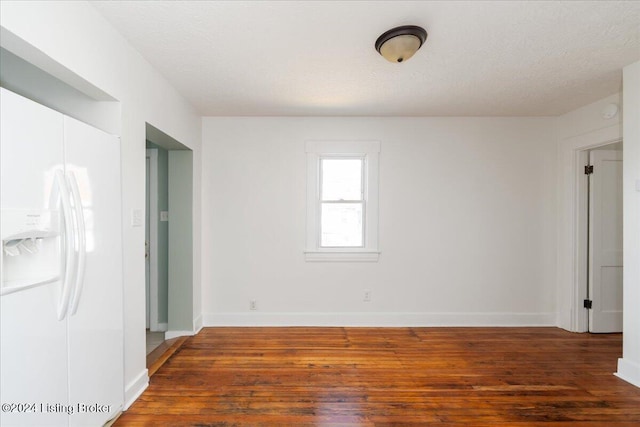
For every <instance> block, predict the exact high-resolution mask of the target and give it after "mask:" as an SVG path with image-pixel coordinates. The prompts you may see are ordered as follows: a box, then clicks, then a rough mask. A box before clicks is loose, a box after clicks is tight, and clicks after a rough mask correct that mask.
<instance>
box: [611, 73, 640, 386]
mask: <svg viewBox="0 0 640 427" xmlns="http://www.w3.org/2000/svg"><path fill="white" fill-rule="evenodd" d="M623 79H624V89H623V90H624V92H623V102H624V170H623V184H622V185H623V194H624V208H623V209H624V211H623V227H624V243H623V244H624V290H623V293H624V321H623V331H624V334H623V355H622V358H621V359H620V360H619V361H618V373H617V375H618V376H619V377H621V378H623V379H625V380H627V381H629V382H630V383H632V384H635V385H636V386H638V387H640V310H639V309H638V307H639V305H640V62H636V63H634V64H632V65H629V66H627V67H625V68H624V72H623Z"/></svg>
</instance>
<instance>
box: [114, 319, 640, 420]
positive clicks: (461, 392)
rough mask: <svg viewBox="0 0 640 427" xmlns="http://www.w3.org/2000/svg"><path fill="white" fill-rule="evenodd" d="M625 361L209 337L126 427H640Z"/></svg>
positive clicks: (478, 342) (550, 343) (353, 340)
mask: <svg viewBox="0 0 640 427" xmlns="http://www.w3.org/2000/svg"><path fill="white" fill-rule="evenodd" d="M621 354H622V336H621V335H620V334H613V335H609V334H608V335H589V334H574V333H570V332H566V331H563V330H560V329H555V328H206V329H204V330H202V332H200V333H199V334H198V335H197V336H194V337H190V338H189V339H187V340H186V341H185V342H184V344H183V345H182V346H181V347H180V348H179V349H178V350H177V351H176V352H175V354H174V355H173V356H172V357H171V358H170V359H169V360H168V361H167V362H166V363H165V364H164V365H163V366H162V367H160V369H159V370H158V371H157V372H156V374H155V375H154V376H153V377H152V378H151V384H150V386H149V388H148V389H147V390H146V391H145V392H144V393H143V395H142V396H141V397H140V398H139V399H138V401H137V402H136V403H134V404H133V405H132V406H131V408H129V410H128V411H126V412H125V413H124V414H123V415H122V416H121V417H120V419H119V420H118V422H117V423H116V426H430V425H438V426H454V425H467V426H476V427H481V426H537V425H540V426H640V389H638V388H636V387H634V386H632V385H630V384H628V383H626V382H625V381H623V380H621V379H619V378H617V377H615V376H614V375H613V372H615V371H616V365H617V359H618V358H619V357H620V356H621Z"/></svg>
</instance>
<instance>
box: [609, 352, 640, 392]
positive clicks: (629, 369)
mask: <svg viewBox="0 0 640 427" xmlns="http://www.w3.org/2000/svg"><path fill="white" fill-rule="evenodd" d="M615 376H616V377H618V378H621V379H623V380H625V381H626V382H628V383H629V384H633V385H634V386H636V387H640V364H638V363H636V362H632V361H630V360H629V359H622V358H621V359H618V372H616V373H615Z"/></svg>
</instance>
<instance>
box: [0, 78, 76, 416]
mask: <svg viewBox="0 0 640 427" xmlns="http://www.w3.org/2000/svg"><path fill="white" fill-rule="evenodd" d="M62 136H63V116H62V114H59V113H57V112H55V111H52V110H50V109H48V108H46V107H43V106H41V105H39V104H36V103H35V102H32V101H30V100H28V99H26V98H22V97H21V96H18V95H16V94H14V93H12V92H10V91H7V90H5V89H0V162H1V166H0V174H1V176H0V207H1V208H2V209H20V210H30V211H45V210H51V209H57V208H56V207H55V206H50V199H51V196H52V190H53V189H54V177H55V172H56V170H60V169H61V168H62V162H63V140H62ZM0 234H2V233H0ZM59 249H60V248H59V238H57V237H52V238H49V239H43V242H42V247H40V248H39V249H38V251H37V252H35V253H29V252H28V251H24V252H23V253H21V254H20V255H15V256H6V255H5V254H4V253H3V254H2V258H1V259H2V264H1V268H0V274H1V276H2V278H3V280H2V285H4V284H5V279H7V278H11V277H12V278H21V279H25V280H28V279H29V276H30V275H33V277H35V278H37V277H48V276H55V275H59V274H60V268H61V261H60V250H59ZM60 287H61V286H60V280H54V281H52V282H49V283H47V284H46V285H43V286H39V287H36V288H31V289H26V290H23V291H20V292H15V293H11V294H7V295H2V296H0V304H1V307H0V316H1V319H0V328H1V332H0V398H1V400H2V403H3V404H9V405H19V404H23V405H24V404H26V403H30V404H31V403H33V404H35V405H36V406H35V407H34V408H33V409H34V411H32V412H21V411H20V409H24V407H23V408H19V407H17V406H16V407H15V408H13V409H12V410H9V411H2V413H1V414H0V425H3V426H20V425H30V426H34V425H38V426H65V425H67V424H68V418H69V415H68V414H67V412H66V411H65V410H64V409H66V407H64V408H63V407H61V406H57V407H56V406H55V405H66V404H67V402H68V383H67V360H68V359H67V339H66V334H67V331H66V328H67V325H66V322H60V321H58V320H57V315H56V309H57V303H58V301H59V297H60ZM48 404H50V405H54V406H47V405H48ZM9 408H10V409H11V408H12V407H9Z"/></svg>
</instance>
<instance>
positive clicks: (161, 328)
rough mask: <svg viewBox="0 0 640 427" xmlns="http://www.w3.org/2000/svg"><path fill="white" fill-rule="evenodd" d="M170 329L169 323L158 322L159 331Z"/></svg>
mask: <svg viewBox="0 0 640 427" xmlns="http://www.w3.org/2000/svg"><path fill="white" fill-rule="evenodd" d="M168 329H169V324H168V323H158V331H160V332H166V331H167V330H168Z"/></svg>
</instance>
